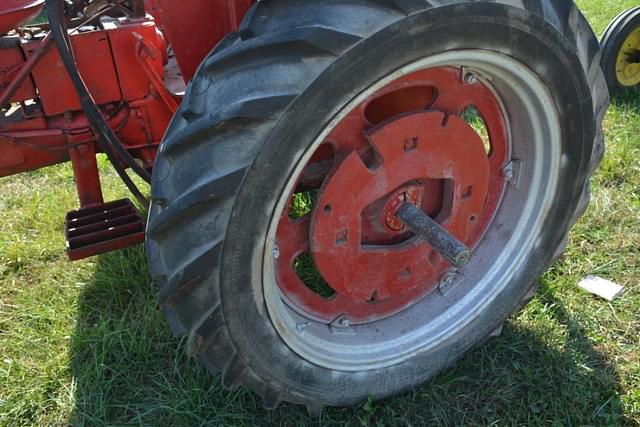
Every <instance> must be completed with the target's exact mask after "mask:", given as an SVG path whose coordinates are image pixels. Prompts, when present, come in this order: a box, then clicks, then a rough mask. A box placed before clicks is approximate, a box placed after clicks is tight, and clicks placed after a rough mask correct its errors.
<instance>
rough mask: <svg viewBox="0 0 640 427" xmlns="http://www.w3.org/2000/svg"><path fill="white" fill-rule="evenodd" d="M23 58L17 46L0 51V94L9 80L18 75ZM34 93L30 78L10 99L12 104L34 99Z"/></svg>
mask: <svg viewBox="0 0 640 427" xmlns="http://www.w3.org/2000/svg"><path fill="white" fill-rule="evenodd" d="M24 62H25V58H24V54H23V52H22V49H20V47H19V45H18V44H16V46H15V47H10V48H5V49H0V92H2V91H3V90H4V89H6V88H7V86H9V84H10V83H11V80H12V79H13V78H14V77H15V76H16V75H17V74H18V71H19V70H20V68H21V66H22V65H23V64H24ZM35 97H36V91H35V88H34V87H33V82H32V81H31V79H30V78H28V77H27V78H26V79H25V80H24V81H23V82H22V84H21V85H20V86H19V87H18V89H17V90H16V92H15V93H14V94H13V96H12V97H11V100H12V101H14V102H20V101H25V100H27V99H34V98H35Z"/></svg>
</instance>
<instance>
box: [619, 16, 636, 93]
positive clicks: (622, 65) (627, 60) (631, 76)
mask: <svg viewBox="0 0 640 427" xmlns="http://www.w3.org/2000/svg"><path fill="white" fill-rule="evenodd" d="M616 77H617V79H618V82H619V83H620V84H621V85H622V86H626V87H632V86H636V85H637V84H640V28H635V29H634V30H633V31H632V32H631V34H629V35H628V36H627V38H626V39H625V40H624V42H623V43H622V45H621V47H620V51H619V52H618V55H617V57H616Z"/></svg>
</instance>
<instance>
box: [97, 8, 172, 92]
mask: <svg viewBox="0 0 640 427" xmlns="http://www.w3.org/2000/svg"><path fill="white" fill-rule="evenodd" d="M108 29H109V31H108V32H107V35H108V37H109V41H110V42H111V49H112V52H113V58H114V61H115V65H116V69H117V70H118V76H119V79H120V87H121V89H122V95H123V98H124V100H125V101H133V100H135V99H141V98H144V97H145V96H147V95H148V94H149V93H150V89H149V80H148V79H147V77H146V75H145V72H144V68H143V66H142V64H141V63H140V60H139V58H138V55H137V54H136V51H137V45H138V39H137V38H136V37H135V35H134V33H137V34H139V35H140V36H141V37H142V38H143V39H144V40H145V41H147V42H148V43H150V44H151V45H153V46H154V47H155V48H156V49H157V55H156V58H154V59H153V60H152V64H153V67H154V70H155V71H156V73H158V74H159V75H160V76H162V74H163V65H164V64H163V63H164V60H163V59H164V57H165V55H166V44H165V42H164V40H163V38H162V35H161V34H159V33H158V31H157V29H156V26H155V24H154V22H153V21H150V20H146V19H143V20H137V21H129V23H126V24H116V26H114V27H113V29H112V28H108Z"/></svg>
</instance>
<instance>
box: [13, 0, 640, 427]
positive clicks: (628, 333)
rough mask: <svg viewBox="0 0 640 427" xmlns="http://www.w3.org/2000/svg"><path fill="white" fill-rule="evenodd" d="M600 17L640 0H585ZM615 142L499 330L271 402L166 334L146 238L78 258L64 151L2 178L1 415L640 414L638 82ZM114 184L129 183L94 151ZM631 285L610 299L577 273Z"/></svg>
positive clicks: (538, 419)
mask: <svg viewBox="0 0 640 427" xmlns="http://www.w3.org/2000/svg"><path fill="white" fill-rule="evenodd" d="M579 3H580V4H581V6H582V7H583V8H584V10H585V12H586V14H587V16H588V17H589V18H590V20H591V21H592V22H593V24H594V26H595V27H596V29H597V30H598V31H602V29H603V28H604V26H605V25H606V23H607V22H609V20H610V19H611V18H613V16H614V15H615V14H617V13H618V12H619V11H621V10H622V9H624V8H626V7H631V6H634V5H635V2H634V1H630V0H617V1H609V2H597V1H595V0H583V1H580V2H579ZM605 125H606V132H607V140H608V152H607V155H606V158H605V160H604V163H603V165H602V167H601V168H600V171H599V172H598V174H597V176H596V177H595V179H594V184H595V185H594V191H593V202H592V205H591V207H590V209H589V211H588V213H587V215H586V216H585V217H584V218H583V219H582V220H581V222H580V223H579V224H578V226H577V227H576V228H575V230H574V232H573V233H572V237H571V245H570V246H569V248H568V251H567V255H566V256H565V258H564V259H563V260H562V261H561V262H559V263H558V264H557V265H555V266H554V267H553V268H551V269H550V271H549V272H548V273H547V274H546V275H545V276H544V278H543V279H542V286H541V291H540V293H539V294H538V296H537V297H536V298H535V299H534V300H533V302H532V303H531V304H530V305H529V306H528V307H527V308H526V309H525V310H524V311H523V312H522V313H520V314H518V315H517V316H515V317H514V318H512V319H511V320H510V321H509V322H508V324H507V325H506V328H505V331H504V334H503V335H502V336H501V337H499V338H497V339H495V340H493V341H491V342H490V343H489V344H488V345H487V346H485V347H483V348H481V349H479V350H477V351H475V352H473V353H471V354H469V355H468V356H466V357H465V358H464V359H463V360H462V361H461V362H460V363H459V364H458V365H457V366H456V367H455V368H453V369H451V370H449V371H448V372H446V373H445V374H443V375H441V376H440V377H438V378H437V379H436V380H434V381H433V382H431V383H429V384H426V385H424V386H422V387H420V388H417V389H416V390H414V391H412V392H409V393H406V394H404V395H401V396H398V397H395V398H393V399H389V400H386V401H384V402H377V403H372V402H369V403H367V404H364V405H361V406H360V407H357V408H350V409H330V410H328V411H326V412H325V413H324V415H323V416H322V418H321V419H320V420H317V419H310V418H308V417H307V415H306V411H305V410H304V409H303V408H298V407H295V406H292V405H284V406H282V407H281V408H280V409H278V410H277V411H274V412H265V411H263V410H262V409H261V406H260V401H259V399H258V398H256V397H255V396H254V395H252V394H251V393H248V392H246V391H244V390H242V389H239V390H237V391H234V392H227V391H224V390H223V389H222V387H221V385H220V382H219V380H218V379H217V378H215V377H211V376H209V375H208V374H207V373H206V372H205V371H204V369H202V368H201V367H200V366H199V365H198V364H197V363H196V362H195V361H194V360H192V359H190V358H188V357H187V356H186V355H185V352H184V345H183V344H184V343H182V342H181V341H180V340H176V339H174V338H172V337H171V335H170V333H169V331H168V328H167V327H166V325H165V322H164V320H163V318H162V316H161V314H160V313H159V311H158V309H157V306H156V302H155V293H156V289H155V288H154V286H153V285H152V284H151V283H150V280H149V276H148V273H147V267H146V262H145V257H144V253H143V249H142V248H141V247H136V248H132V249H127V250H124V251H119V252H116V253H111V254H108V255H104V256H100V257H97V258H94V259H90V260H86V261H82V262H78V263H69V262H68V261H66V258H65V254H64V251H63V248H64V239H63V225H62V220H63V217H64V213H65V212H66V211H67V210H70V209H73V208H75V207H76V196H75V190H74V185H73V177H72V173H71V170H70V167H69V166H67V165H63V166H57V167H53V168H48V169H46V170H42V171H38V172H33V173H29V174H24V175H21V176H16V177H11V178H5V179H2V180H0V192H1V194H2V196H1V198H0V425H7V426H20V425H53V424H60V425H67V424H75V425H88V426H93V425H145V426H147V425H157V426H169V425H171V426H174V425H175V426H179V425H180V426H181V425H201V424H209V425H247V426H248V425H292V426H293V425H307V424H308V425H314V424H323V425H351V426H356V425H412V426H416V425H431V424H434V425H492V424H500V425H504V424H506V425H511V424H531V425H541V424H553V425H598V426H599V425H639V424H640V332H639V331H640V286H639V285H638V283H639V281H640V265H639V264H640V256H639V255H640V254H639V248H640V225H639V219H640V95H638V96H629V97H627V98H626V99H622V100H617V101H616V103H615V104H614V105H613V107H612V108H611V111H610V112H609V115H608V116H607V119H606V124H605ZM101 169H102V172H103V179H104V183H105V188H106V191H105V192H106V198H107V199H108V200H113V199H115V198H119V197H124V196H126V192H125V191H124V190H123V189H122V185H121V184H119V182H118V180H117V179H116V177H115V175H114V174H113V173H112V172H111V171H110V169H109V168H108V166H107V165H106V162H104V160H102V161H101ZM587 274H598V275H601V276H603V277H606V278H609V279H612V280H615V281H617V282H619V283H621V284H622V285H624V286H626V287H627V292H626V293H625V295H624V296H623V297H622V298H621V299H619V300H617V301H615V302H613V303H606V302H603V301H602V300H598V299H596V298H594V297H592V296H590V295H587V294H585V293H583V292H582V291H580V290H579V289H578V288H577V287H576V283H577V281H578V280H579V279H580V278H582V277H583V276H585V275H587Z"/></svg>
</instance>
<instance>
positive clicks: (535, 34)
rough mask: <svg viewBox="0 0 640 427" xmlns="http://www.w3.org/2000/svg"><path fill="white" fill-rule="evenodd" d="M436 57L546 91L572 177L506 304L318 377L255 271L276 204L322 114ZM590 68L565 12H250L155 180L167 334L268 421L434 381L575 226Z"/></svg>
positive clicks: (303, 3)
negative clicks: (516, 64) (505, 71)
mask: <svg viewBox="0 0 640 427" xmlns="http://www.w3.org/2000/svg"><path fill="white" fill-rule="evenodd" d="M444 46H448V47H447V48H446V49H461V48H485V49H493V50H496V51H499V52H502V53H506V54H509V55H511V56H513V57H515V58H517V59H519V60H520V61H521V62H523V63H526V64H528V65H529V66H530V67H531V68H532V69H533V70H534V71H535V72H536V73H538V74H539V76H540V77H541V78H542V79H543V81H545V82H548V85H549V90H550V92H551V93H552V94H553V95H554V99H555V100H556V106H557V109H558V111H559V114H560V117H561V118H562V120H563V123H564V127H563V129H562V132H563V138H562V141H558V143H559V147H558V149H559V150H563V152H564V153H565V154H566V155H567V156H568V159H569V163H570V166H569V167H566V168H564V169H563V172H562V174H563V176H562V177H561V179H560V180H559V183H560V184H559V186H561V188H558V197H557V200H556V204H555V206H554V207H553V209H551V211H550V212H549V213H548V218H547V219H546V221H547V222H546V225H547V226H546V227H545V229H546V230H548V231H547V232H546V233H545V235H544V236H541V237H540V242H541V245H540V246H539V248H538V250H537V252H536V253H532V254H531V257H530V258H531V261H530V262H528V263H527V265H526V266H525V267H524V268H523V269H522V270H521V271H520V272H519V273H518V275H517V277H516V279H514V281H513V283H511V284H509V286H508V287H507V288H506V289H507V291H505V292H504V295H501V296H500V297H498V298H497V299H496V303H495V304H493V306H491V307H489V309H488V310H486V311H484V312H483V313H480V314H479V315H478V318H477V320H476V321H474V322H472V324H471V325H469V327H468V328H466V329H464V330H463V331H461V332H460V335H459V336H457V337H456V339H455V340H452V341H451V342H447V343H445V344H443V345H442V346H440V347H438V348H437V349H434V350H433V351H429V352H426V353H422V354H419V355H416V356H415V357H413V359H411V360H409V361H407V362H405V363H402V364H399V365H396V366H392V367H389V368H384V369H378V370H375V371H366V372H359V373H353V372H340V371H335V370H329V369H325V368H321V367H318V366H315V365H312V364H310V363H308V362H307V361H305V360H303V359H302V358H300V357H299V356H297V355H296V354H295V353H294V352H293V351H291V350H290V349H289V348H288V347H287V346H286V345H285V343H284V342H283V341H282V340H281V339H280V337H279V336H278V334H277V333H276V331H275V330H274V328H273V327H272V325H271V322H270V320H269V317H268V316H267V314H266V313H265V308H264V301H263V297H262V294H261V289H262V288H261V287H262V283H261V281H262V272H261V265H262V264H261V262H262V261H261V260H262V256H263V253H264V239H265V234H266V232H267V228H268V225H269V221H270V218H271V214H272V212H273V209H274V204H275V202H276V198H277V197H278V196H279V194H281V191H282V189H283V188H284V185H285V182H286V181H287V179H288V177H289V174H290V173H291V171H292V169H293V167H294V166H295V164H296V163H297V162H298V160H299V159H300V156H301V153H303V152H304V149H305V148H307V147H308V145H309V144H310V143H311V141H313V140H314V138H315V136H316V135H318V134H319V133H320V131H321V130H322V128H323V127H324V126H326V123H327V122H328V121H329V120H330V118H331V117H330V114H329V113H328V112H329V111H335V109H336V108H338V106H341V105H345V103H346V102H347V101H348V100H349V98H350V97H349V95H348V94H349V93H357V91H358V90H361V89H362V88H363V87H366V86H367V85H368V84H371V82H374V81H377V80H378V79H379V78H380V77H381V76H384V75H386V74H388V73H389V72H390V71H391V70H393V69H395V68H397V67H398V66H399V65H404V64H406V63H408V62H410V61H411V60H412V58H414V59H415V58H420V57H425V56H428V55H432V54H434V53H436V52H441V51H443V50H445V47H444ZM383 58H384V60H381V59H383ZM599 64H600V50H599V44H598V41H597V39H596V37H595V35H594V34H593V32H592V30H591V29H590V27H589V25H588V23H587V22H586V20H585V19H584V17H583V15H582V14H581V13H580V12H579V10H578V9H577V8H576V6H575V5H574V3H573V2H571V1H561V0H530V1H527V0H522V1H518V0H513V1H501V2H478V1H476V2H458V1H455V0H439V1H437V2H431V1H423V0H415V1H414V0H326V1H321V2H320V1H317V2H313V1H307V0H281V1H278V0H263V1H261V2H259V3H257V4H256V5H255V6H254V7H253V9H251V11H250V12H249V13H248V15H247V16H246V17H245V19H244V22H243V24H242V26H241V29H240V31H239V33H238V35H236V36H232V37H229V38H228V39H227V41H226V42H225V43H224V46H221V47H220V48H219V49H217V50H216V51H215V52H214V53H213V54H212V55H211V56H210V57H209V58H208V59H206V60H205V61H204V63H203V65H202V66H201V67H200V69H199V71H198V73H197V75H196V77H195V78H194V81H193V82H192V83H191V85H190V86H189V88H188V91H187V94H186V98H185V100H184V102H183V104H182V106H181V108H180V112H179V114H178V115H177V116H176V117H175V119H174V120H173V122H172V124H171V126H170V129H169V130H168V132H167V135H166V138H165V141H164V142H163V144H162V148H161V150H160V153H159V155H158V158H157V161H156V166H155V168H154V175H153V190H152V193H153V194H152V197H153V203H152V207H151V210H150V214H149V224H148V239H147V251H148V258H149V265H150V269H151V273H152V276H153V277H154V279H155V280H156V281H157V282H158V283H159V284H160V287H161V289H160V296H159V299H160V305H161V307H162V310H163V311H164V312H165V313H166V317H167V319H168V321H169V324H170V325H171V328H172V330H173V332H174V333H175V334H176V335H187V336H188V337H189V339H188V343H189V344H188V346H189V349H190V351H191V352H193V353H194V354H196V355H198V357H199V358H200V360H202V362H203V363H204V364H205V365H206V366H207V367H208V368H209V370H210V371H211V372H214V373H221V375H222V382H223V384H224V385H225V387H228V388H233V387H235V386H236V385H238V384H243V385H245V386H246V387H248V388H249V389H251V390H253V391H254V392H256V393H257V394H259V395H260V396H261V397H262V398H263V399H264V405H265V407H266V408H275V407H276V406H277V405H278V403H279V402H281V401H289V402H294V403H299V404H304V405H307V407H308V408H309V409H310V410H311V411H312V412H317V411H318V410H319V409H320V408H322V407H324V406H346V405H352V404H356V403H358V402H361V401H363V400H365V399H367V397H368V396H373V397H374V398H376V399H378V398H383V397H386V396H389V395H392V394H395V393H398V392H401V391H403V390H407V389H409V388H411V387H414V386H416V385H417V384H420V383H422V382H424V381H426V380H428V379H429V378H432V377H433V376H434V375H436V374H437V373H438V372H440V371H442V370H443V369H445V368H446V367H448V366H449V365H451V364H452V363H453V362H454V361H455V360H456V359H458V358H459V357H460V356H461V355H462V354H464V353H465V352H466V351H468V350H469V349H471V348H473V347H474V346H475V345H478V344H479V343H481V342H483V341H484V340H486V339H487V337H489V336H490V335H491V334H492V333H493V332H494V331H496V330H498V329H499V328H500V327H501V325H502V323H503V322H504V320H505V319H506V318H507V317H508V315H509V314H511V313H512V312H513V311H515V310H517V309H519V308H520V307H521V306H522V305H523V304H524V303H526V301H528V299H530V298H531V297H532V296H533V292H534V291H535V287H536V286H537V278H538V277H540V275H541V274H542V273H543V272H544V270H545V269H546V268H547V267H548V266H549V265H550V263H551V262H552V261H553V260H554V259H555V258H557V257H558V256H559V254H560V253H561V252H562V250H563V249H564V247H565V245H566V238H567V233H568V231H569V229H570V227H571V226H572V225H573V224H574V223H575V221H576V220H577V219H578V218H579V217H580V216H581V215H582V214H583V213H584V211H585V209H586V207H587V205H588V201H589V177H590V175H591V174H592V173H593V171H594V170H595V168H596V167H597V165H598V163H599V162H600V160H601V158H602V155H603V152H604V143H603V134H602V128H601V123H602V119H603V116H604V114H605V111H606V108H607V106H608V92H607V89H606V82H605V80H604V76H603V74H602V71H601V69H600V65H599ZM394 67H395V68H394ZM310 106H313V107H310ZM323 112H324V114H323ZM534 279H535V280H534Z"/></svg>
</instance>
